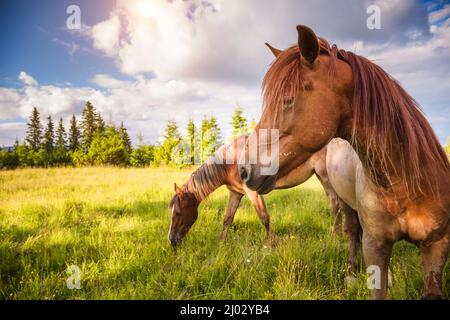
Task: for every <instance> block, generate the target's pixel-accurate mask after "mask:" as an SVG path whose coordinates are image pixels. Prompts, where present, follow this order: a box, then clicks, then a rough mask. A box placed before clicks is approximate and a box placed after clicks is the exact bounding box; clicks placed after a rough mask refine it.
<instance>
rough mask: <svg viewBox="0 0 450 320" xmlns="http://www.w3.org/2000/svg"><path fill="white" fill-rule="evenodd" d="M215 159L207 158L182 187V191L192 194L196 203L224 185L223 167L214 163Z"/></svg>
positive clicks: (224, 174)
mask: <svg viewBox="0 0 450 320" xmlns="http://www.w3.org/2000/svg"><path fill="white" fill-rule="evenodd" d="M215 159H216V157H215V156H211V157H209V158H208V159H207V160H206V161H205V162H204V163H203V164H202V165H201V166H200V167H199V168H198V169H197V170H196V171H194V172H193V173H192V174H191V176H190V178H189V180H188V181H187V182H186V183H185V184H184V185H183V187H182V190H183V191H185V192H190V193H192V194H194V196H195V198H196V199H197V201H198V203H200V202H201V201H203V200H204V199H205V198H206V197H208V195H209V194H211V192H213V191H214V190H216V189H217V188H218V187H220V186H221V185H223V184H224V183H225V177H226V170H225V169H226V168H225V165H224V164H220V163H216V162H217V161H215Z"/></svg>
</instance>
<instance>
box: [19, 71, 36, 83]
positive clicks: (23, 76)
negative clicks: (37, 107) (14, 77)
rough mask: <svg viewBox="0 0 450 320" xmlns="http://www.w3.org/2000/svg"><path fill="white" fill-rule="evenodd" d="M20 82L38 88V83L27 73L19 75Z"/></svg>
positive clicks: (23, 72)
mask: <svg viewBox="0 0 450 320" xmlns="http://www.w3.org/2000/svg"><path fill="white" fill-rule="evenodd" d="M19 80H20V81H22V82H23V83H24V84H25V85H27V86H37V85H38V82H37V81H36V80H35V79H34V78H33V77H32V76H30V75H29V74H27V73H26V72H25V71H21V72H20V73H19Z"/></svg>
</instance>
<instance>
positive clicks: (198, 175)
mask: <svg viewBox="0 0 450 320" xmlns="http://www.w3.org/2000/svg"><path fill="white" fill-rule="evenodd" d="M246 139H247V136H243V137H240V138H238V139H236V140H235V141H233V142H232V143H230V144H228V145H225V146H223V147H221V148H220V149H219V150H218V151H217V153H216V155H214V156H212V157H211V158H209V159H208V160H207V161H206V162H205V163H204V164H203V165H202V166H200V167H199V168H198V169H197V170H196V171H195V172H194V173H193V174H192V175H191V177H190V178H189V180H188V181H187V182H186V183H185V184H184V185H183V187H182V188H180V187H178V186H177V185H176V184H175V192H176V194H175V195H174V197H173V198H172V200H171V202H170V210H171V212H172V216H171V225H170V230H169V241H170V243H171V244H172V245H173V246H175V245H177V244H178V243H179V242H180V241H181V240H182V239H183V238H184V236H185V235H186V234H187V232H188V231H189V229H190V228H191V226H192V225H193V224H194V222H195V221H196V220H197V216H198V206H199V205H200V203H201V202H202V201H203V200H204V199H205V198H206V197H207V196H208V195H209V194H210V193H212V192H213V191H214V190H216V189H217V188H218V187H220V186H222V185H224V184H225V185H226V186H227V188H228V190H229V199H228V207H227V209H226V212H225V216H224V219H223V230H222V233H221V235H220V239H222V240H224V239H225V238H226V236H227V233H228V229H229V227H230V225H231V223H232V222H233V219H234V215H235V213H236V210H237V208H238V207H239V204H240V202H241V199H242V197H243V196H244V195H247V196H248V197H249V198H250V201H251V203H252V205H253V207H254V208H255V210H256V212H257V214H258V217H259V219H260V220H261V223H262V224H263V225H264V227H265V228H266V232H267V235H269V236H270V235H271V230H270V217H269V213H268V211H267V208H266V205H265V203H264V199H263V197H262V196H261V195H259V194H258V193H257V192H256V191H253V190H250V189H248V188H247V187H246V186H245V185H244V184H243V183H242V181H241V178H240V177H239V173H238V170H237V158H238V156H239V155H240V153H241V151H242V147H243V146H244V145H245V141H246ZM225 154H228V155H229V158H230V159H232V161H231V162H232V163H231V164H226V163H225V164H224V163H222V162H223V161H222V159H225V156H224V155H225ZM325 159H326V148H323V149H322V150H320V151H318V152H316V153H315V154H313V155H312V156H311V157H310V158H309V159H308V160H307V161H306V162H305V163H303V164H302V165H301V166H299V167H297V168H295V169H294V170H292V171H291V172H290V173H289V174H288V175H286V176H285V177H283V178H280V179H279V180H278V181H276V186H275V187H276V188H277V189H284V188H291V187H294V186H297V185H299V184H301V183H303V182H305V181H306V180H308V179H309V178H310V177H311V176H312V175H313V174H316V176H317V177H318V178H319V180H320V182H321V184H322V186H323V188H324V190H325V192H326V194H327V197H328V200H329V202H330V206H331V209H332V212H333V215H334V217H335V224H334V233H335V234H339V233H340V229H341V223H342V215H341V213H340V209H339V203H338V198H337V196H336V193H335V192H334V191H333V189H332V188H331V187H330V184H329V182H328V177H327V173H326V169H325V165H326V164H325Z"/></svg>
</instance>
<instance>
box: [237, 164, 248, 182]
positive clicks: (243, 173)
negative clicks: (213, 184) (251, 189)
mask: <svg viewBox="0 0 450 320" xmlns="http://www.w3.org/2000/svg"><path fill="white" fill-rule="evenodd" d="M239 176H240V177H241V180H242V181H243V182H245V181H246V180H247V178H248V172H247V169H246V168H245V167H244V166H242V167H241V168H240V170H239Z"/></svg>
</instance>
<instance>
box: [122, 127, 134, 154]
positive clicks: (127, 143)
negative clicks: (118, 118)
mask: <svg viewBox="0 0 450 320" xmlns="http://www.w3.org/2000/svg"><path fill="white" fill-rule="evenodd" d="M119 132H120V134H121V136H122V139H123V141H124V143H125V149H126V150H127V152H128V153H129V154H130V153H131V151H132V145H131V139H130V136H129V134H128V131H127V128H125V126H124V125H123V121H122V122H121V123H120V128H119Z"/></svg>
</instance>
